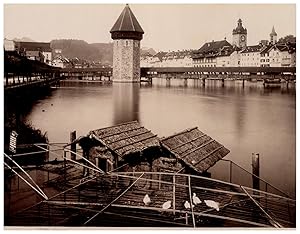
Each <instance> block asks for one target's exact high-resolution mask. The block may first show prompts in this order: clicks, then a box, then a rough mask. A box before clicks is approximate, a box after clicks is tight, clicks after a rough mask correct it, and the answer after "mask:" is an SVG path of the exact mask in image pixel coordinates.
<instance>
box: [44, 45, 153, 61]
mask: <svg viewBox="0 0 300 234" xmlns="http://www.w3.org/2000/svg"><path fill="white" fill-rule="evenodd" d="M50 46H51V48H52V49H54V50H55V49H61V50H62V55H63V56H65V57H67V58H79V59H84V60H87V61H90V62H91V61H94V62H101V63H107V64H110V65H112V62H113V43H91V44H89V43H87V42H86V41H84V40H74V39H58V40H52V41H51V42H50ZM144 53H150V54H153V55H154V54H156V52H155V50H153V49H152V48H145V50H144V49H141V54H144Z"/></svg>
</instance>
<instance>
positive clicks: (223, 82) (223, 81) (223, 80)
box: [222, 78, 225, 87]
mask: <svg viewBox="0 0 300 234" xmlns="http://www.w3.org/2000/svg"><path fill="white" fill-rule="evenodd" d="M224 86H225V79H224V78H222V87H224Z"/></svg>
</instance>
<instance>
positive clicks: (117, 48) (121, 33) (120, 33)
mask: <svg viewBox="0 0 300 234" xmlns="http://www.w3.org/2000/svg"><path fill="white" fill-rule="evenodd" d="M110 33H111V38H112V39H113V40H114V46H113V82H140V41H141V40H142V39H143V34H144V31H143V29H142V27H141V26H140V24H139V22H138V21H137V19H136V18H135V16H134V14H133V13H132V11H131V9H130V8H129V5H128V4H126V6H125V8H124V10H123V11H122V13H121V15H120V16H119V18H118V19H117V21H116V23H115V24H114V26H113V27H112V29H111V30H110Z"/></svg>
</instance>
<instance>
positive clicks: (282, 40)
mask: <svg viewBox="0 0 300 234" xmlns="http://www.w3.org/2000/svg"><path fill="white" fill-rule="evenodd" d="M278 42H279V43H288V42H289V43H296V37H295V36H294V35H287V36H285V37H282V38H280V39H279V40H278Z"/></svg>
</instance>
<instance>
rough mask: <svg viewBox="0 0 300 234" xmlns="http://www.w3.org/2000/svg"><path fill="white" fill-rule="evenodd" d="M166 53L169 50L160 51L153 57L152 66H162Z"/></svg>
mask: <svg viewBox="0 0 300 234" xmlns="http://www.w3.org/2000/svg"><path fill="white" fill-rule="evenodd" d="M166 54H167V52H164V51H159V52H158V53H156V54H155V55H154V56H153V57H152V58H151V61H150V67H162V65H163V63H162V62H163V58H164V57H165V55H166Z"/></svg>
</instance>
